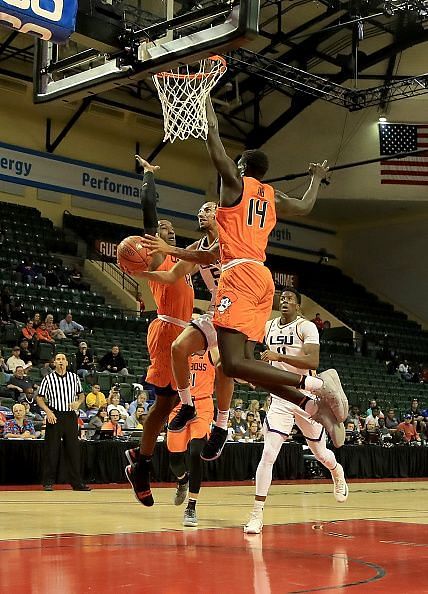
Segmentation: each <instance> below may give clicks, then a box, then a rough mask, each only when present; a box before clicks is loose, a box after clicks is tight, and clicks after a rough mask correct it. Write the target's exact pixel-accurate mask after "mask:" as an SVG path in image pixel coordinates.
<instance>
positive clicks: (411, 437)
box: [397, 414, 421, 443]
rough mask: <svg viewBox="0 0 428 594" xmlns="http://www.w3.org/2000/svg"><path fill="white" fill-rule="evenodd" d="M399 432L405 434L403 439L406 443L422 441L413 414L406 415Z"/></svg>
mask: <svg viewBox="0 0 428 594" xmlns="http://www.w3.org/2000/svg"><path fill="white" fill-rule="evenodd" d="M397 431H401V432H402V433H403V438H404V441H405V442H406V443H411V442H417V443H420V441H421V438H420V436H419V433H418V432H417V431H416V427H415V424H414V423H413V418H412V415H411V414H406V415H404V421H402V422H401V423H400V424H399V425H398V427H397Z"/></svg>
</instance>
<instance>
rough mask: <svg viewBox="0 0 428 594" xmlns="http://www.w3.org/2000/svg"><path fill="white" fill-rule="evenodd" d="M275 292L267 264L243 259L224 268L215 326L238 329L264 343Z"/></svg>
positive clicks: (252, 338) (216, 304) (216, 308)
mask: <svg viewBox="0 0 428 594" xmlns="http://www.w3.org/2000/svg"><path fill="white" fill-rule="evenodd" d="M274 294H275V286H274V284H273V280H272V275H271V273H270V270H269V269H268V268H266V266H261V265H260V264H256V263H254V264H253V263H251V262H244V263H242V264H237V265H236V266H233V267H232V268H229V269H228V270H224V271H223V272H222V273H221V275H220V281H219V284H218V290H217V297H216V302H215V312H214V319H213V323H214V326H220V327H222V328H230V329H232V330H237V331H238V332H242V334H245V335H246V336H247V338H248V340H252V341H255V342H263V338H264V335H265V326H266V322H267V321H268V319H269V316H270V313H271V311H272V305H273V297H274Z"/></svg>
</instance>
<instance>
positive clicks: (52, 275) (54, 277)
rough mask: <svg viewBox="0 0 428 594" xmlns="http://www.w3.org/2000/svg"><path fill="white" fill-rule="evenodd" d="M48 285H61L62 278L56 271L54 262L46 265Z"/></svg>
mask: <svg viewBox="0 0 428 594" xmlns="http://www.w3.org/2000/svg"><path fill="white" fill-rule="evenodd" d="M45 276H46V286H48V287H59V286H60V284H61V283H60V278H59V275H58V274H57V271H56V266H54V265H53V264H52V263H49V264H48V265H47V267H46V274H45Z"/></svg>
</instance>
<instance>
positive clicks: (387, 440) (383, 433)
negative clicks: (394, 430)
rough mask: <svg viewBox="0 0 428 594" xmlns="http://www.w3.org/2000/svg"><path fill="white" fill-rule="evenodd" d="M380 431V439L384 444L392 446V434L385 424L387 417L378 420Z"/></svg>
mask: <svg viewBox="0 0 428 594" xmlns="http://www.w3.org/2000/svg"><path fill="white" fill-rule="evenodd" d="M378 432H379V441H380V443H381V445H383V446H387V447H389V446H392V435H391V433H390V432H389V429H387V427H386V426H385V419H379V421H378Z"/></svg>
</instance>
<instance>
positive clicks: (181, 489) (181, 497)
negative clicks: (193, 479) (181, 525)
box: [174, 473, 189, 505]
mask: <svg viewBox="0 0 428 594" xmlns="http://www.w3.org/2000/svg"><path fill="white" fill-rule="evenodd" d="M182 481H183V482H182ZM188 492H189V475H188V474H187V473H186V476H185V477H184V478H182V479H179V480H178V481H177V488H176V490H175V495H174V505H181V504H182V503H184V501H185V499H186V497H187V493H188Z"/></svg>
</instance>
